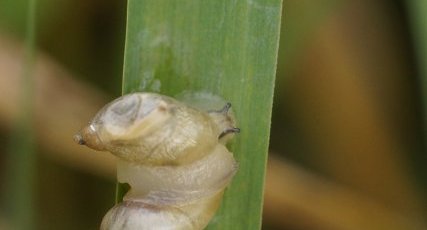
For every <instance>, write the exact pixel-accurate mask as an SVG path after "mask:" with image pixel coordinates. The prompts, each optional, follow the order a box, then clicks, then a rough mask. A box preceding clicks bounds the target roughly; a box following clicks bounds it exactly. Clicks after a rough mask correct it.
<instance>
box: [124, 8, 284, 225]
mask: <svg viewBox="0 0 427 230" xmlns="http://www.w3.org/2000/svg"><path fill="white" fill-rule="evenodd" d="M281 4H282V2H281V0H242V1H230V0H215V1H190V0H183V1H173V0H156V1H154V0H147V1H140V0H129V1H128V21H127V35H126V47H125V60H124V76H123V93H124V94H126V93H130V92H135V91H151V92H160V93H162V94H165V95H170V96H174V95H177V94H179V93H181V92H183V91H190V92H199V91H203V92H208V93H213V94H216V95H219V96H221V97H223V98H224V99H226V100H227V101H230V102H231V103H232V105H233V109H234V111H235V114H236V118H237V121H238V126H239V128H241V130H242V131H241V133H240V134H238V135H237V136H236V138H235V142H234V143H233V144H232V146H231V149H232V151H233V152H234V155H235V157H236V158H237V160H238V162H239V164H240V168H239V171H238V173H237V175H236V177H235V178H234V180H233V183H232V184H231V186H230V187H229V188H228V189H227V190H226V193H225V196H224V200H223V203H222V205H221V210H220V211H219V212H218V214H217V215H216V217H215V218H214V219H213V220H212V221H211V223H210V225H209V227H208V228H209V229H259V228H260V224H261V211H262V197H263V186H264V176H265V165H266V158H267V147H268V141H269V131H270V118H271V108H272V100H273V88H274V79H275V70H276V59H277V50H278V39H279V28H280V17H281ZM118 190H119V191H120V190H122V189H121V187H120V186H119V188H118ZM121 195H122V193H121V192H119V195H118V196H119V200H120V199H121V197H120V196H121Z"/></svg>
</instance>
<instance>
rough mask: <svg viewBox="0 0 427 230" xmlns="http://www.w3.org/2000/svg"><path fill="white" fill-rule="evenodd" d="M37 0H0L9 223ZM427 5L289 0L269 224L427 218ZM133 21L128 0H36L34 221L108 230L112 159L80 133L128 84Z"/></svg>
mask: <svg viewBox="0 0 427 230" xmlns="http://www.w3.org/2000/svg"><path fill="white" fill-rule="evenodd" d="M25 4H27V1H24V0H2V1H0V152H1V155H0V195H1V199H0V201H1V203H0V229H16V228H15V227H14V226H15V224H14V221H13V217H11V209H10V203H11V202H12V201H13V194H10V191H9V190H8V183H10V181H13V177H12V175H11V174H10V168H13V167H14V162H9V161H8V159H7V158H8V156H9V155H11V154H13V151H14V149H16V148H18V147H19V143H16V142H13V141H12V140H11V139H12V138H11V136H12V135H11V134H12V133H13V131H14V130H15V124H16V120H17V118H16V117H18V114H19V106H17V104H19V97H20V94H21V93H20V91H21V90H22V87H21V86H20V85H22V83H20V75H21V72H22V63H23V59H24V35H25V15H26V10H25V8H26V7H25ZM426 5H427V4H426V3H423V1H422V0H420V1H397V0H394V1H386V0H361V1H345V0H320V1H308V0H284V2H283V6H284V9H283V16H282V19H283V21H282V30H281V40H280V50H279V60H278V65H277V67H278V71H277V82H276V93H275V101H274V107H273V108H274V110H273V120H272V133H271V144H270V152H271V154H270V160H269V166H268V171H267V181H266V190H265V191H266V192H265V205H264V217H263V229H288V230H299V229H310V230H311V229H313V230H317V229H319V230H320V229H337V230H338V229H402V230H404V229H427V222H426V219H427V202H426V195H427V170H426V169H425V165H426V164H427V157H426V149H425V143H426V139H425V127H424V125H425V118H424V110H425V108H426V106H425V105H427V104H425V101H427V100H425V99H426V98H425V97H426V96H425V95H426V94H425V91H426V90H427V89H426V88H424V87H425V86H424V84H423V83H424V82H426V79H427V73H426V72H423V71H425V65H426V63H423V62H425V60H426V57H427V56H426V55H427V50H425V47H426V45H425V44H424V43H426V44H427V40H426V39H424V38H425V36H426V32H424V31H425V30H427V29H426V27H427V25H426V22H427V16H426V15H427V6H426ZM125 24H126V2H125V1H101V0H95V1H83V0H73V1H71V0H62V1H53V0H39V1H38V5H37V25H36V35H37V36H36V41H37V59H36V63H35V74H34V106H33V109H34V112H33V114H34V116H33V123H34V124H33V126H32V127H33V130H34V137H35V139H34V144H35V148H36V158H35V159H36V160H35V164H36V166H35V169H34V170H32V171H29V172H28V173H29V174H31V175H33V176H34V178H35V182H34V186H33V187H32V191H26V192H27V193H28V194H30V195H32V196H33V197H34V215H35V216H34V219H35V223H34V226H35V227H34V229H97V228H98V226H99V223H100V220H101V218H102V216H103V215H104V213H106V211H107V210H108V209H109V208H110V207H111V206H112V205H113V202H114V189H115V182H114V163H113V160H112V158H111V157H110V156H107V155H108V154H106V153H96V152H91V151H90V150H88V149H85V148H80V147H79V146H77V145H75V144H74V143H73V141H72V136H73V134H74V132H75V131H77V130H78V129H79V128H81V127H82V126H83V125H84V124H85V122H87V121H88V119H89V118H90V117H91V116H92V115H93V114H94V113H95V112H96V111H97V110H98V109H99V108H100V106H102V105H103V103H105V102H106V101H108V100H111V99H112V98H115V97H117V96H119V95H120V92H121V75H122V60H123V48H124V33H125ZM423 36H424V37H423ZM423 49H424V50H423ZM248 202H250V201H248ZM29 208H30V207H29Z"/></svg>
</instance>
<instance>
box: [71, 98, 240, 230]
mask: <svg viewBox="0 0 427 230" xmlns="http://www.w3.org/2000/svg"><path fill="white" fill-rule="evenodd" d="M206 103H208V102H206ZM229 109H230V104H229V103H227V104H226V106H225V107H224V108H223V109H221V110H211V111H204V110H202V109H200V108H196V107H191V106H188V105H186V104H184V103H182V102H179V101H177V100H175V99H173V98H171V97H167V96H163V95H159V94H154V93H133V94H128V95H125V96H122V97H120V98H118V99H116V100H114V101H113V102H111V103H109V104H107V105H106V106H105V107H104V108H102V109H101V110H100V111H99V112H98V114H97V115H96V116H95V117H94V118H93V120H92V121H91V122H90V123H89V124H88V126H87V127H85V128H83V129H82V130H81V131H80V132H79V133H78V134H76V135H75V137H74V138H75V140H76V141H77V142H78V143H79V144H84V145H87V146H88V147H90V148H93V149H95V150H105V151H109V152H111V153H112V154H114V155H116V156H117V157H118V159H119V160H118V167H117V174H118V175H117V177H118V181H119V182H121V183H128V184H129V185H130V187H131V188H130V191H129V192H128V193H127V194H126V195H125V197H124V199H123V202H121V203H119V204H117V205H116V206H114V207H113V208H112V209H110V211H108V213H107V214H106V215H105V217H104V219H103V221H102V224H101V229H102V230H104V229H105V230H107V229H108V230H115V229H130V230H132V229H138V230H139V229H195V230H196V229H203V228H204V227H206V226H207V224H208V223H209V221H210V219H211V218H212V217H213V215H214V214H215V212H216V210H217V209H218V207H219V204H220V201H221V198H222V194H223V191H224V189H225V188H226V186H227V185H228V184H229V183H230V181H231V179H232V177H233V176H234V174H235V173H236V170H237V163H236V161H235V160H234V158H233V155H232V153H230V152H229V151H228V150H227V148H226V147H225V144H226V142H227V141H228V140H229V139H230V138H231V137H232V136H233V134H234V133H235V132H238V131H239V129H238V128H235V121H234V118H233V117H232V115H231V113H230V112H229Z"/></svg>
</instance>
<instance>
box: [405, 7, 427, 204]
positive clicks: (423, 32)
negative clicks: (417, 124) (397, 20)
mask: <svg viewBox="0 0 427 230" xmlns="http://www.w3.org/2000/svg"><path fill="white" fill-rule="evenodd" d="M406 4H407V7H408V13H409V16H410V20H411V29H412V35H413V39H414V47H415V53H416V56H417V64H418V66H417V67H418V71H419V72H418V73H419V78H420V83H421V92H422V102H423V109H424V113H423V117H424V151H425V148H427V140H426V139H425V137H426V136H427V134H426V133H425V132H426V131H427V117H426V114H427V65H426V60H427V20H426V15H427V1H425V0H411V1H406ZM425 163H426V161H425V152H422V153H419V155H417V156H416V157H415V158H414V166H415V167H416V169H417V173H418V179H419V183H420V185H421V186H420V188H421V189H422V192H423V193H424V194H427V170H426V168H425ZM424 205H425V206H427V200H426V199H424Z"/></svg>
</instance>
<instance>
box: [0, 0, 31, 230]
mask: <svg viewBox="0 0 427 230" xmlns="http://www.w3.org/2000/svg"><path fill="white" fill-rule="evenodd" d="M36 4H37V1H36V0H27V1H25V4H24V5H25V7H23V8H22V10H23V11H22V12H15V13H17V14H19V13H22V15H26V17H27V20H26V22H25V23H26V26H25V28H26V31H25V33H26V35H25V60H24V63H22V66H23V68H22V71H23V72H22V78H21V87H22V90H21V92H22V93H21V98H20V100H19V101H18V102H17V103H19V104H20V107H21V111H20V116H19V117H17V119H16V123H15V127H14V130H13V131H12V135H11V139H10V140H11V142H10V146H9V151H8V157H7V164H6V168H7V173H6V175H7V177H6V189H5V194H3V197H2V198H3V199H4V201H5V203H6V208H7V212H8V215H9V217H10V219H11V221H12V226H13V227H14V229H22V230H26V229H33V228H34V227H35V225H34V222H35V213H34V192H35V164H36V159H35V150H34V134H33V129H32V127H31V126H32V117H33V109H32V105H33V100H32V98H33V97H32V95H33V82H34V81H33V70H34V61H35V60H34V56H35V55H34V54H35V24H36V23H35V20H36ZM25 11H26V13H25ZM23 27H24V26H23Z"/></svg>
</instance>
